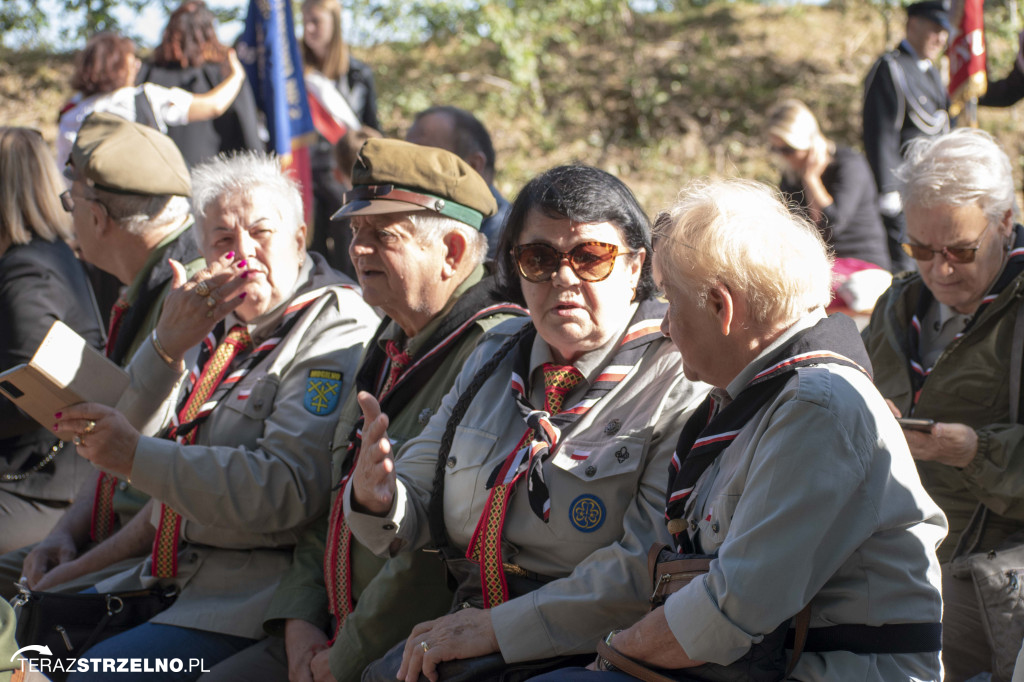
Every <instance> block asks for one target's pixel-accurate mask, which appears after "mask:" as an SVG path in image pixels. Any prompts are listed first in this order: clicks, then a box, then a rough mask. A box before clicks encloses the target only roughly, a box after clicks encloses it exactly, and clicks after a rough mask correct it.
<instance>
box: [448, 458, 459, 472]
mask: <svg viewBox="0 0 1024 682" xmlns="http://www.w3.org/2000/svg"><path fill="white" fill-rule="evenodd" d="M456 462H458V460H457V459H455V455H452V456H451V457H449V458H448V468H449V469H454V468H455V464H456Z"/></svg>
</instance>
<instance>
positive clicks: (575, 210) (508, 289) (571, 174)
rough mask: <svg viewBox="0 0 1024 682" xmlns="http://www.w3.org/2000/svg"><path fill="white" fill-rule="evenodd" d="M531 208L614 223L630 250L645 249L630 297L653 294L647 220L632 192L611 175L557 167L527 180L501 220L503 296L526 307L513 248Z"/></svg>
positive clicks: (585, 220)
mask: <svg viewBox="0 0 1024 682" xmlns="http://www.w3.org/2000/svg"><path fill="white" fill-rule="evenodd" d="M531 210H537V211H540V212H541V213H543V214H544V215H546V216H548V217H550V218H568V219H569V220H571V221H572V222H576V223H605V222H607V223H611V224H612V225H615V226H616V227H618V228H619V231H620V232H621V233H622V238H623V241H625V242H626V245H627V246H629V248H630V249H632V250H633V251H644V252H646V253H647V258H646V259H645V260H644V264H643V267H642V268H641V270H640V281H639V282H638V283H637V287H636V297H635V299H634V300H637V301H643V300H646V299H648V298H650V297H651V296H653V295H654V292H655V286H654V277H653V276H652V275H651V221H650V220H649V219H648V217H647V214H646V213H644V210H643V209H642V208H641V207H640V204H639V202H637V200H636V197H635V196H633V192H631V191H630V189H629V188H628V187H626V185H625V184H624V183H623V182H622V181H621V180H619V179H618V178H616V177H615V176H614V175H611V174H610V173H606V172H605V171H603V170H600V169H598V168H593V167H592V166H558V167H556V168H552V169H551V170H548V171H545V172H544V173H542V174H541V175H538V176H537V177H535V178H534V179H532V180H530V181H529V182H528V183H526V186H525V187H523V189H522V190H521V191H520V192H519V194H518V195H517V196H516V198H515V201H514V202H513V203H512V208H511V209H509V212H508V216H507V217H506V218H505V224H504V225H503V226H502V229H501V237H500V239H499V241H498V255H497V257H496V265H497V273H496V280H497V289H498V291H499V292H500V294H501V296H502V297H503V298H504V300H506V301H511V302H513V303H518V304H519V305H526V301H525V299H524V298H523V288H522V283H521V282H520V280H519V270H518V268H516V264H515V261H514V260H513V258H512V247H513V246H515V245H516V244H518V243H519V235H520V234H522V232H523V229H524V228H525V226H526V217H527V215H528V214H529V213H530V211H531Z"/></svg>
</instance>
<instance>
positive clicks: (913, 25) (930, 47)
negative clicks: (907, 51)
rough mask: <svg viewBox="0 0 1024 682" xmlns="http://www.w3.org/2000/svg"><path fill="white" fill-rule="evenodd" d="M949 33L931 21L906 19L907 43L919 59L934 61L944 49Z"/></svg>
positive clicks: (917, 18) (916, 18) (919, 18)
mask: <svg viewBox="0 0 1024 682" xmlns="http://www.w3.org/2000/svg"><path fill="white" fill-rule="evenodd" d="M948 39H949V32H948V31H946V29H944V28H942V27H941V26H939V25H938V24H937V23H935V22H934V21H932V20H931V19H926V18H925V17H921V16H913V17H907V42H908V43H910V46H911V47H913V48H914V52H916V53H917V56H918V57H920V58H921V59H928V60H931V61H935V60H936V59H938V58H939V55H941V54H942V51H943V50H945V49H946V41H947V40H948Z"/></svg>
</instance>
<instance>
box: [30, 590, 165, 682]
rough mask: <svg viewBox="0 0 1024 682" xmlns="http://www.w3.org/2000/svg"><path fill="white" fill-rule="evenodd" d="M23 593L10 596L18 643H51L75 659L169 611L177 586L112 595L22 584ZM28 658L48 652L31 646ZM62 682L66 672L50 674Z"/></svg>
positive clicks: (54, 650)
mask: <svg viewBox="0 0 1024 682" xmlns="http://www.w3.org/2000/svg"><path fill="white" fill-rule="evenodd" d="M18 589H19V591H20V594H18V596H16V597H15V598H14V599H12V600H11V605H12V606H14V607H15V609H17V612H18V627H17V630H16V633H15V637H16V639H17V640H18V644H19V645H20V646H23V647H24V646H26V645H29V644H34V645H40V646H45V647H48V648H49V650H50V652H51V655H52V656H55V657H68V658H77V657H79V656H81V655H82V654H83V653H85V652H86V651H88V650H89V648H90V647H92V646H93V645H94V644H96V643H98V642H102V641H103V640H105V639H107V638H108V637H113V636H114V635H118V634H120V633H122V632H125V631H126V630H130V629H132V628H133V627H135V626H137V625H142V624H143V623H145V622H146V621H148V620H149V619H150V618H152V617H153V616H155V615H157V614H158V613H160V612H161V611H163V610H165V609H166V608H167V607H169V606H170V605H171V604H173V603H174V600H175V599H177V598H178V588H177V587H175V586H166V587H154V588H150V589H147V590H134V591H131V592H115V593H109V594H82V593H75V594H64V593H60V592H35V591H33V590H30V589H28V588H26V587H24V586H23V585H22V584H20V583H19V584H18ZM23 655H24V656H26V657H28V658H42V657H43V656H44V654H40V653H39V652H38V651H32V650H27V651H25V652H23ZM47 674H48V675H49V676H50V678H51V679H52V680H53V681H54V682H61V680H63V679H64V678H65V677H66V676H67V673H65V672H59V671H55V672H48V673H47Z"/></svg>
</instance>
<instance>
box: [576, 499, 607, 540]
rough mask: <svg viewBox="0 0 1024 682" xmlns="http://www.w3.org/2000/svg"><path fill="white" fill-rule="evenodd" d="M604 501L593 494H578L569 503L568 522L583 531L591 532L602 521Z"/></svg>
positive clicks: (598, 526)
mask: <svg viewBox="0 0 1024 682" xmlns="http://www.w3.org/2000/svg"><path fill="white" fill-rule="evenodd" d="M604 517H605V510H604V502H602V501H601V500H600V499H598V498H597V497H595V496H594V495H580V496H579V497H577V498H576V499H575V500H573V501H572V504H571V505H569V523H571V524H572V525H573V528H575V529H576V530H578V531H580V532H583V533H593V532H594V531H595V530H597V529H598V528H600V527H601V524H603V523H604Z"/></svg>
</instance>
